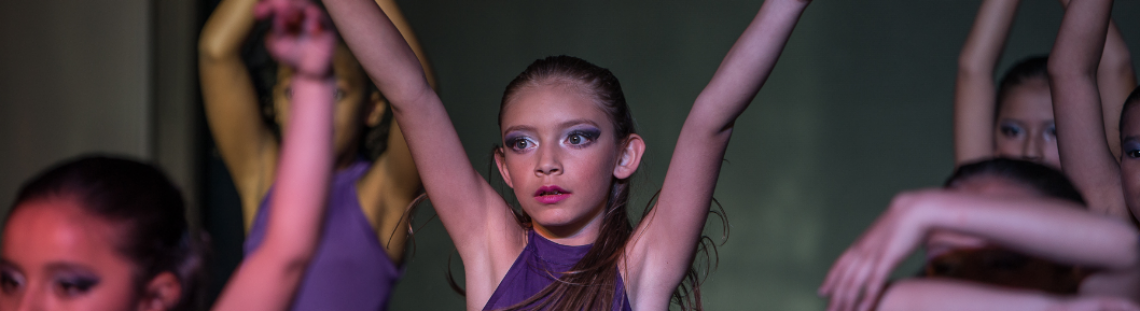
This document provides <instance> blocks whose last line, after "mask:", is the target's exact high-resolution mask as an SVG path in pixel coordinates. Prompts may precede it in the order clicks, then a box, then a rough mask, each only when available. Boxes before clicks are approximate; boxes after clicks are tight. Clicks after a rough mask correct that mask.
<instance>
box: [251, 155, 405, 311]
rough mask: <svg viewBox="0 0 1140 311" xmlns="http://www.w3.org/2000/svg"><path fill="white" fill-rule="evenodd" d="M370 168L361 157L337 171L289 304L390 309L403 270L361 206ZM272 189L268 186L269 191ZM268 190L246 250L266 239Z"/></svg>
mask: <svg viewBox="0 0 1140 311" xmlns="http://www.w3.org/2000/svg"><path fill="white" fill-rule="evenodd" d="M368 168H369V163H368V162H364V161H358V162H356V163H353V164H352V165H350V166H349V167H348V168H346V169H343V170H340V171H338V172H336V174H335V175H334V176H333V180H332V185H331V187H330V188H329V198H328V204H329V205H328V210H327V212H326V214H325V222H324V229H323V234H322V235H321V240H320V245H319V246H317V253H316V256H315V257H314V258H313V259H314V260H313V261H312V262H311V263H310V264H309V268H308V269H307V270H306V271H305V277H304V279H303V280H302V282H301V286H300V287H299V288H298V289H297V294H296V296H294V299H293V306H292V309H291V310H387V309H388V298H389V294H391V292H392V288H393V287H394V286H395V284H396V281H397V280H399V278H400V276H401V274H402V271H401V270H400V268H398V267H396V265H395V263H393V262H392V260H390V259H389V258H388V254H387V253H386V252H385V251H384V247H383V244H381V243H380V239H379V237H377V236H376V231H375V230H373V228H372V225H371V224H370V223H369V222H368V220H367V219H366V218H365V217H364V211H362V210H361V207H360V201H359V199H358V197H357V194H356V181H357V180H359V179H360V177H361V176H364V173H365V172H367V171H368ZM313 186H314V187H319V186H320V185H313ZM272 192H273V190H272V189H270V191H269V194H272ZM269 194H267V195H266V196H265V199H264V200H263V201H262V203H261V208H260V209H259V210H258V212H257V218H255V219H254V221H253V228H251V230H250V232H249V237H248V238H247V239H246V241H245V254H246V255H249V254H250V253H252V252H253V251H254V250H256V249H257V247H258V246H259V245H261V243H262V241H263V240H264V239H265V230H266V226H267V225H268V220H269V213H271V212H272V211H271V210H270V209H269V206H271V205H270V204H269V202H270V198H271V197H272V196H271V195H269Z"/></svg>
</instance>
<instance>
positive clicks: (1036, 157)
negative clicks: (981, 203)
mask: <svg viewBox="0 0 1140 311" xmlns="http://www.w3.org/2000/svg"><path fill="white" fill-rule="evenodd" d="M1019 2H1020V1H1018V0H986V1H984V2H982V5H981V8H979V9H978V15H977V18H976V19H975V20H974V26H973V28H972V29H971V30H970V34H969V36H968V37H967V39H966V43H965V44H964V45H963V47H962V52H961V55H960V56H959V59H958V76H957V83H956V86H955V93H954V95H955V96H954V119H955V121H954V147H955V148H954V149H955V161H956V163H957V164H959V165H960V164H963V163H968V162H973V161H976V160H980V159H986V158H989V157H992V156H995V155H998V156H1004V157H1010V158H1023V159H1028V160H1031V161H1037V162H1041V163H1046V164H1049V165H1053V166H1055V167H1060V165H1061V161H1060V157H1059V155H1058V151H1057V139H1056V126H1055V125H1054V122H1053V119H1054V118H1053V102H1052V100H1051V98H1050V96H1049V84H1048V75H1047V73H1046V68H1045V67H1046V58H1045V57H1031V58H1027V59H1024V60H1022V61H1020V62H1018V63H1017V64H1015V65H1014V66H1013V67H1012V68H1010V69H1009V71H1008V72H1007V73H1006V74H1005V76H1004V77H1003V78H1002V79H1001V83H999V84H998V85H997V86H998V87H997V89H996V90H995V88H994V85H995V84H994V79H993V72H994V68H995V67H996V66H997V61H998V58H999V57H1000V56H1001V51H1002V49H1003V47H1004V45H1005V42H1006V37H1007V36H1008V34H1009V30H1010V28H1011V25H1012V23H1013V17H1014V15H1015V14H1016V13H1017V7H1018V4H1019ZM1062 3H1063V4H1065V5H1067V4H1068V1H1067V0H1064V1H1062ZM1111 29H1112V30H1111V31H1109V33H1108V37H1107V43H1106V45H1105V50H1104V57H1103V58H1102V60H1101V62H1100V70H1099V75H1098V77H1099V78H1098V85H1099V87H1100V92H1101V94H1103V95H1104V96H1106V97H1110V98H1114V99H1119V100H1123V98H1124V96H1126V95H1127V94H1128V92H1129V91H1130V90H1131V89H1132V86H1133V84H1134V83H1135V81H1136V80H1135V77H1134V75H1133V74H1132V63H1131V59H1130V57H1129V54H1128V48H1127V47H1126V46H1125V45H1124V41H1123V39H1122V37H1121V35H1120V33H1119V31H1116V29H1115V26H1113V27H1112V28H1111ZM1118 107H1119V104H1115V105H1110V106H1106V107H1105V108H1106V109H1105V112H1106V113H1105V114H1104V120H1106V122H1108V120H1111V123H1115V122H1116V120H1118V119H1119V117H1118V116H1119V114H1118V112H1119V110H1118V109H1112V108H1118ZM1106 124H1108V123H1106ZM1104 131H1105V133H1106V134H1107V135H1109V136H1110V137H1114V136H1116V135H1117V133H1118V131H1117V129H1116V128H1115V127H1114V126H1106V127H1105V128H1104ZM1113 148H1114V149H1113V150H1114V151H1119V146H1116V145H1115V144H1113ZM1094 209H1097V210H1100V209H1101V208H1100V207H1098V206H1096V205H1094ZM1106 212H1109V211H1106ZM1121 212H1123V210H1122V209H1121V210H1115V211H1111V212H1110V213H1112V214H1116V215H1123V214H1121Z"/></svg>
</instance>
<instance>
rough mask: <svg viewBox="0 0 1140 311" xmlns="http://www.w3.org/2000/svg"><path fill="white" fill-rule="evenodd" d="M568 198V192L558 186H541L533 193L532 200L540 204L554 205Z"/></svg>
mask: <svg viewBox="0 0 1140 311" xmlns="http://www.w3.org/2000/svg"><path fill="white" fill-rule="evenodd" d="M568 197H570V191H566V190H565V189H562V188H560V187H558V186H553V185H552V186H542V187H541V188H538V191H535V192H534V199H535V200H538V202H539V203H542V204H554V203H558V202H561V201H562V200H565V199H566V198H568Z"/></svg>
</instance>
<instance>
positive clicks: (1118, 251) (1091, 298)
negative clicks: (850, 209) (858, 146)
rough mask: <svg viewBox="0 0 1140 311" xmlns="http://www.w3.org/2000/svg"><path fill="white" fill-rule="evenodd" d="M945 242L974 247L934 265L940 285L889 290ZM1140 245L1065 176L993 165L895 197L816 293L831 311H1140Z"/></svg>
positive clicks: (928, 281)
mask: <svg viewBox="0 0 1140 311" xmlns="http://www.w3.org/2000/svg"><path fill="white" fill-rule="evenodd" d="M946 235H955V236H956V238H957V239H974V240H977V241H978V242H977V243H976V245H974V246H973V249H966V250H964V249H955V250H952V251H953V252H944V253H943V254H940V255H939V256H938V257H937V258H932V259H931V260H930V262H931V265H937V263H936V262H938V261H943V263H942V264H944V265H945V264H947V263H946V262H945V261H946V260H947V259H949V260H951V261H953V262H951V263H949V264H951V265H954V266H951V267H950V268H949V269H947V268H941V269H939V268H931V267H930V266H928V269H927V275H928V276H936V277H933V278H922V279H911V280H904V281H899V282H896V283H895V284H893V285H891V286H890V287H887V288H885V289H884V287H883V286H884V283H885V280H886V278H887V276H888V275H889V274H890V273H891V270H893V269H894V267H895V266H896V265H898V264H899V263H900V262H901V261H902V260H903V259H905V257H906V256H907V255H909V253H910V252H911V251H913V250H914V249H915V248H916V247H917V246H918V245H919V243H923V242H924V240H925V243H926V244H927V247H928V249H930V248H932V245H937V244H938V243H940V241H941V240H946V239H947V237H946ZM1138 236H1140V233H1138V232H1137V231H1136V229H1135V228H1133V227H1132V226H1131V225H1130V224H1128V223H1126V222H1123V221H1121V220H1120V219H1116V218H1113V217H1109V216H1105V215H1098V214H1095V213H1090V212H1088V211H1086V210H1085V209H1084V207H1083V199H1082V198H1081V197H1080V195H1079V194H1078V192H1077V191H1076V188H1075V187H1073V186H1072V184H1071V183H1069V181H1068V180H1067V179H1066V178H1065V177H1064V175H1063V174H1061V172H1058V171H1056V170H1053V169H1050V168H1048V167H1045V166H1042V165H1037V164H1033V163H1029V162H1025V161H1019V160H1008V159H996V160H988V161H983V162H978V163H974V164H967V165H964V166H962V167H961V168H959V169H958V170H957V171H956V172H955V174H954V176H953V177H951V179H950V180H949V181H948V182H947V184H946V188H944V189H931V190H919V191H911V192H906V193H902V194H899V195H898V196H896V197H895V199H894V200H892V202H891V205H890V207H889V208H888V209H887V211H886V212H885V213H884V214H883V215H882V216H880V217H879V219H878V220H877V221H875V223H874V225H872V227H871V228H870V229H867V231H866V233H864V234H863V236H862V237H860V238H859V240H858V241H856V242H855V243H854V244H853V245H852V246H851V248H849V249H848V250H847V251H846V252H844V253H843V255H842V256H840V257H839V259H838V260H837V261H836V262H835V265H834V266H833V267H832V269H831V271H830V272H829V273H828V275H827V279H826V280H825V281H824V284H823V286H822V287H821V289H820V293H821V294H823V295H825V296H829V297H830V298H831V305H830V307H829V308H828V310H871V309H876V310H1140V307H1137V306H1136V305H1135V303H1138V302H1140V238H1138ZM935 247H936V246H935ZM1023 254H1024V255H1023ZM1077 267H1079V268H1077ZM932 270H933V271H932ZM965 281H973V282H965ZM978 282H980V283H978Z"/></svg>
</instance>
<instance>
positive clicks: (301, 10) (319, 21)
mask: <svg viewBox="0 0 1140 311" xmlns="http://www.w3.org/2000/svg"><path fill="white" fill-rule="evenodd" d="M253 12H254V15H255V16H256V17H257V18H258V19H265V18H272V19H273V29H272V30H271V31H270V32H269V34H268V35H267V36H266V39H265V44H266V48H267V49H268V50H269V53H270V54H271V55H272V56H273V58H274V59H276V60H277V61H278V62H280V63H282V64H286V65H288V66H291V67H293V68H294V70H295V71H296V75H298V76H301V77H310V78H325V77H327V76H329V75H331V74H332V57H333V53H334V51H335V49H336V40H337V35H336V33H335V32H334V31H333V29H332V27H331V24H330V22H329V19H328V17H327V16H326V15H325V13H324V12H323V11H322V10H321V9H320V8H318V7H317V6H316V5H315V4H313V3H311V2H309V1H306V0H265V1H262V2H261V3H258V4H257V6H256V7H254V10H253Z"/></svg>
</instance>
